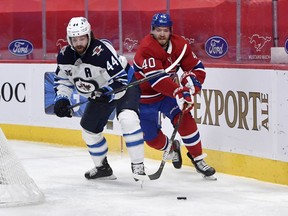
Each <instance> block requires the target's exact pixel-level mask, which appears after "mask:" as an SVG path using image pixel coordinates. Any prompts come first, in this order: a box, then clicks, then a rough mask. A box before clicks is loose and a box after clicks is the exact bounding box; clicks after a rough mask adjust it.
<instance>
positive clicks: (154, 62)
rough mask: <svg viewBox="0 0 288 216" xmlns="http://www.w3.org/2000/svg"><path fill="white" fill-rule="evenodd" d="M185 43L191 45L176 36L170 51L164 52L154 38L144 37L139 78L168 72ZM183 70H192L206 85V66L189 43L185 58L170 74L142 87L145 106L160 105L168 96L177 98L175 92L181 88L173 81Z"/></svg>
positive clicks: (137, 58) (138, 61) (136, 59)
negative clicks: (146, 104)
mask: <svg viewBox="0 0 288 216" xmlns="http://www.w3.org/2000/svg"><path fill="white" fill-rule="evenodd" d="M185 43H186V44H187V42H186V40H185V39H184V38H182V37H180V36H178V35H173V34H172V35H171V37H170V42H169V46H168V49H167V50H164V49H163V48H162V47H161V45H160V44H159V43H158V42H157V40H155V39H154V38H153V36H152V35H150V34H149V35H147V36H146V37H144V39H143V40H142V41H141V43H140V46H139V47H138V49H137V52H136V54H135V57H134V70H135V77H136V78H137V79H138V80H139V79H143V78H144V77H149V76H151V75H154V74H155V73H159V72H160V73H161V72H164V70H165V69H166V68H167V67H169V66H170V65H171V64H173V62H175V60H176V59H177V58H178V57H179V55H180V54H181V52H182V50H183V47H184V45H185ZM179 67H181V68H182V70H183V71H192V72H193V73H194V74H195V75H196V77H197V79H198V80H199V81H200V82H201V83H203V82H204V79H205V76H206V73H205V70H204V66H203V64H202V63H201V61H200V60H199V59H198V58H197V57H196V55H195V54H194V53H193V52H192V50H191V47H190V45H189V44H187V49H186V52H185V54H184V56H183V58H182V59H181V61H180V63H179V64H178V65H177V66H176V67H175V68H173V69H172V70H171V71H170V72H169V74H165V73H164V75H160V76H159V77H157V78H154V79H152V80H150V81H147V82H144V83H142V84H140V88H141V99H140V101H141V103H154V102H158V101H160V100H161V99H163V97H164V96H170V97H173V92H174V90H175V89H176V88H177V87H179V85H178V84H176V83H175V82H173V75H175V74H176V72H177V71H178V69H179Z"/></svg>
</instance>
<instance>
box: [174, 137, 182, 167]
mask: <svg viewBox="0 0 288 216" xmlns="http://www.w3.org/2000/svg"><path fill="white" fill-rule="evenodd" d="M172 148H173V157H172V164H173V166H174V168H175V169H180V168H181V167H182V156H181V146H180V142H179V141H178V140H174V141H173V143H172Z"/></svg>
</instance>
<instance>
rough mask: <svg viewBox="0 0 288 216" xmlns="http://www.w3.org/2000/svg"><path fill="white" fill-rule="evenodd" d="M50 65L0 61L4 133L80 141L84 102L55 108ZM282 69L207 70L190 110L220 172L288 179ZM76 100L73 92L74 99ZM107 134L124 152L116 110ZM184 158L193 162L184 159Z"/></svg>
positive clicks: (13, 136) (151, 155) (63, 141)
mask: <svg viewBox="0 0 288 216" xmlns="http://www.w3.org/2000/svg"><path fill="white" fill-rule="evenodd" d="M55 67H56V65H55V64H53V63H51V64H22V63H19V64H15V63H13V64H9V63H5V64H0V70H1V71H6V73H5V76H3V78H2V79H1V81H0V89H1V90H0V92H1V93H0V107H1V109H0V116H1V121H0V122H1V124H0V126H1V128H2V130H3V131H4V133H5V135H6V136H7V137H8V139H20V140H31V141H41V142H48V143H60V144H65V145H76V146H82V147H85V143H84V142H83V141H82V139H81V131H80V130H81V128H80V126H79V121H80V116H81V114H82V112H83V110H84V107H78V108H77V109H76V110H75V115H76V116H75V117H74V118H71V119H68V118H58V117H56V116H55V115H54V114H53V94H54V92H53V91H52V90H53V81H52V78H53V71H54V70H55ZM284 69H285V68H284ZM286 70H287V68H286ZM286 70H283V69H282V68H280V67H277V68H276V69H275V68H271V67H270V68H269V69H263V68H258V69H249V68H236V67H235V68H217V67H209V68H207V79H206V81H205V84H204V85H203V89H202V91H201V93H200V95H197V96H195V98H194V99H195V106H194V109H193V110H192V114H193V115H194V118H195V119H196V121H197V123H198V126H199V130H200V135H201V138H202V143H203V147H204V150H205V152H206V153H208V157H207V162H209V163H211V164H213V166H215V167H216V169H217V171H218V172H223V173H228V174H233V175H239V176H246V177H251V178H256V179H259V180H263V181H268V182H274V183H279V184H286V185H288V165H287V161H288V157H287V153H288V144H287V142H286V140H287V138H288V137H287V131H288V123H287V119H288V116H287V115H288V114H287V110H288V101H287V97H288V96H287V91H288V85H287V84H288V83H287V82H288V75H287V72H286ZM81 100H83V98H81V97H79V95H77V94H76V93H75V95H73V103H77V102H79V101H81ZM162 121H163V130H164V132H165V133H166V134H168V135H169V134H171V132H172V128H171V126H170V123H169V120H168V119H166V118H162ZM105 133H106V137H107V139H108V142H109V149H110V151H119V152H122V151H126V149H125V143H124V141H123V140H122V138H121V136H120V134H121V129H120V126H119V124H118V122H117V120H116V119H115V117H114V116H113V115H112V116H111V119H110V121H109V124H108V126H107V128H106V129H105ZM145 151H146V152H145V156H146V157H148V158H154V159H161V154H160V152H157V151H155V150H153V149H150V148H149V147H147V146H146V149H145ZM184 153H186V150H185V149H184V148H183V154H184ZM184 163H185V164H190V161H189V160H188V158H186V157H184Z"/></svg>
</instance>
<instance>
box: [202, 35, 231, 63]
mask: <svg viewBox="0 0 288 216" xmlns="http://www.w3.org/2000/svg"><path fill="white" fill-rule="evenodd" d="M205 51H206V53H207V55H208V56H210V57H211V58H221V57H223V56H225V55H226V53H227V52H228V43H227V41H226V40H225V39H224V38H222V37H220V36H212V37H210V38H208V40H207V41H206V43H205Z"/></svg>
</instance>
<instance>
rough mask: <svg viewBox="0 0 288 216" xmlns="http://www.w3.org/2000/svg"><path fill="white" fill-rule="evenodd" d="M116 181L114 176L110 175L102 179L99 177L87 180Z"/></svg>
mask: <svg viewBox="0 0 288 216" xmlns="http://www.w3.org/2000/svg"><path fill="white" fill-rule="evenodd" d="M116 179H117V177H116V176H115V175H114V174H112V175H110V176H104V177H99V178H95V179H88V180H96V181H97V180H116Z"/></svg>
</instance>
